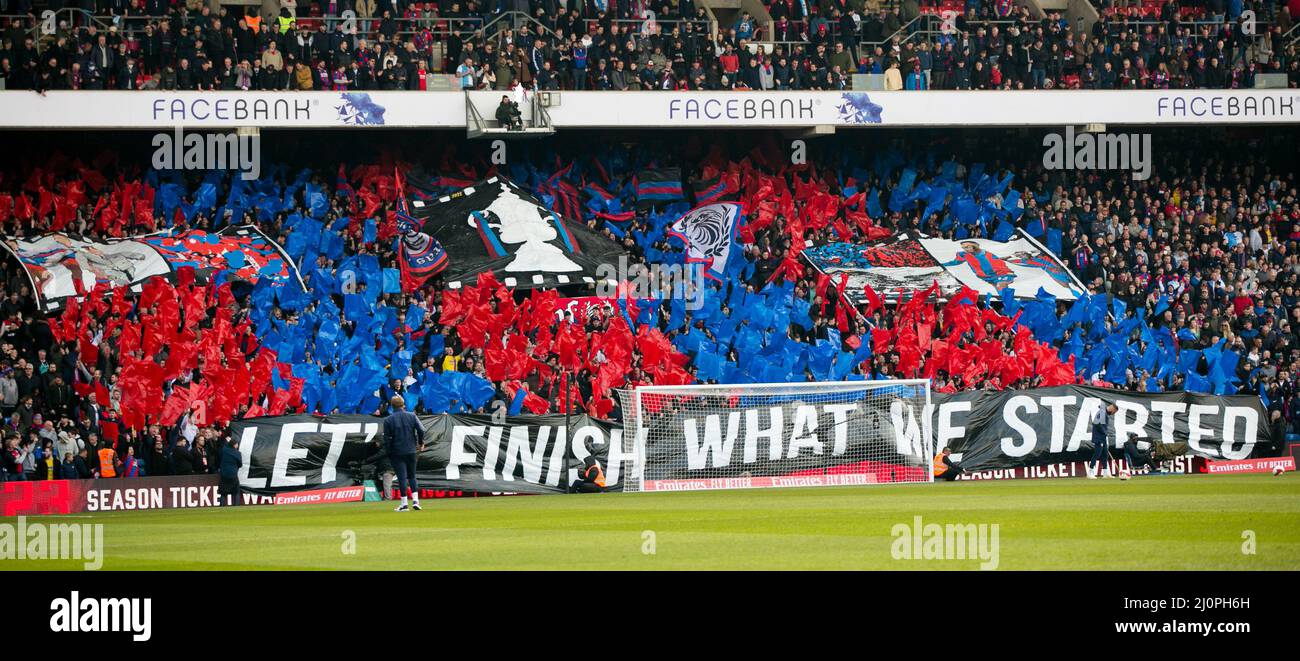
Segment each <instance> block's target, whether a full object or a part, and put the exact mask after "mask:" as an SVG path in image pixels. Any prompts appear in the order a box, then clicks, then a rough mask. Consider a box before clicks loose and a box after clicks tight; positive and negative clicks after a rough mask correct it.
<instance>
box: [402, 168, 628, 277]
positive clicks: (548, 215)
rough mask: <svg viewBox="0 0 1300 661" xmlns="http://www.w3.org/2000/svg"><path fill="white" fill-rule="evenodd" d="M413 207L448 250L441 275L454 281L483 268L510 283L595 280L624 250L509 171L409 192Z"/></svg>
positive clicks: (426, 228)
mask: <svg viewBox="0 0 1300 661" xmlns="http://www.w3.org/2000/svg"><path fill="white" fill-rule="evenodd" d="M411 214H412V215H413V216H415V217H416V218H418V219H420V221H421V222H422V227H421V231H422V232H423V233H424V234H426V235H428V236H429V237H430V238H432V239H434V240H436V241H438V242H439V243H440V244H441V245H442V247H443V249H444V250H446V252H447V256H448V257H449V258H450V264H449V265H448V266H447V269H446V271H444V272H443V274H442V277H443V279H444V280H445V281H446V283H447V287H448V288H450V289H457V288H459V287H461V286H462V285H473V284H474V282H475V279H476V278H477V277H478V276H479V275H480V274H482V273H491V274H492V275H493V276H495V277H496V279H497V280H498V281H500V282H501V283H502V284H504V285H505V286H506V287H509V288H511V289H530V288H533V287H562V286H567V285H577V284H587V285H594V284H595V283H596V278H597V276H598V271H600V270H601V268H600V267H601V265H602V264H608V263H610V262H611V260H615V258H616V257H617V256H618V255H621V254H623V248H622V247H621V246H620V245H618V244H617V243H615V242H613V241H611V240H609V239H607V238H605V237H604V236H601V235H600V234H598V233H596V232H593V231H591V230H589V229H587V226H586V225H583V224H582V223H580V222H572V223H571V222H566V221H565V220H564V219H563V218H561V217H560V216H559V215H558V214H556V213H554V212H552V211H551V210H549V209H547V208H546V207H545V206H543V205H542V203H541V202H539V201H538V200H537V199H536V198H534V197H533V196H532V195H530V194H528V192H527V191H525V190H523V189H522V188H520V187H519V186H517V185H515V184H514V183H513V182H511V181H509V180H508V179H505V178H504V177H492V178H490V179H486V180H484V181H480V182H478V183H476V184H474V185H473V186H467V187H465V188H462V189H461V190H458V191H456V192H454V193H451V194H449V195H444V196H442V197H440V198H437V199H430V200H418V199H417V200H412V201H411ZM615 261H616V260H615Z"/></svg>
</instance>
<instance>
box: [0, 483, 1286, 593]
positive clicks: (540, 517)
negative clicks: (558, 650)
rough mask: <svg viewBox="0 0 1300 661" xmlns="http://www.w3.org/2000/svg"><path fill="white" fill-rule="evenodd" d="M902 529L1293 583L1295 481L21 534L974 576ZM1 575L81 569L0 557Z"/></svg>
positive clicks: (787, 495) (346, 553)
mask: <svg viewBox="0 0 1300 661" xmlns="http://www.w3.org/2000/svg"><path fill="white" fill-rule="evenodd" d="M917 516H920V517H921V518H922V522H923V524H930V523H937V524H941V525H942V524H962V525H964V524H986V525H990V526H991V525H992V524H997V526H998V531H999V532H998V537H999V560H998V568H999V569H1004V570H1006V569H1291V570H1295V569H1300V477H1298V476H1297V475H1296V474H1294V473H1289V474H1287V475H1285V476H1283V477H1273V476H1271V475H1239V476H1209V475H1196V476H1177V477H1172V476H1171V477H1140V478H1134V479H1132V480H1129V481H1127V482H1123V481H1120V480H1116V479H1111V480H1095V481H1094V480H1083V479H1058V480H1017V481H1007V482H962V483H951V484H948V483H941V484H933V485H928V484H919V485H906V486H879V487H841V488H812V489H769V490H746V491H710V492H694V493H646V494H599V495H581V496H578V495H574V496H517V497H498V498H465V499H447V500H426V501H424V511H422V512H409V513H401V514H399V513H395V512H393V511H392V504H390V503H389V502H382V503H346V504H337V505H321V506H286V507H279V508H273V507H269V506H261V507H253V506H250V507H241V508H231V509H204V510H163V511H155V512H118V513H107V514H100V515H94V516H86V517H77V518H64V517H41V518H32V519H29V522H36V521H40V522H51V521H54V520H55V519H58V520H60V521H61V522H76V523H102V524H104V540H105V551H104V569H108V570H113V569H350V570H356V569H586V570H590V569H891V570H900V569H975V568H977V567H978V566H979V564H980V562H979V560H905V559H904V560H896V559H894V554H893V553H891V548H893V546H894V542H895V537H893V536H891V529H893V528H894V526H895V525H896V524H905V525H908V526H912V525H913V524H914V523H915V517H917ZM4 522H5V523H13V519H6V520H4ZM1247 531H1253V534H1252V533H1250V532H1247ZM1252 546H1253V549H1252V548H1251V547H1252ZM1243 549H1245V550H1247V551H1249V550H1253V553H1246V552H1243ZM0 568H3V569H32V570H37V569H53V568H68V569H79V568H81V563H80V561H16V560H12V561H11V560H6V561H0Z"/></svg>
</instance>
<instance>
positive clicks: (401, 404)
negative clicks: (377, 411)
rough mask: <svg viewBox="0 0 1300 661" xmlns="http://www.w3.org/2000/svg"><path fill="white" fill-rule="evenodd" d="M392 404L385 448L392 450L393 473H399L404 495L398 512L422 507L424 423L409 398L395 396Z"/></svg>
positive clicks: (385, 425)
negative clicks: (419, 471)
mask: <svg viewBox="0 0 1300 661" xmlns="http://www.w3.org/2000/svg"><path fill="white" fill-rule="evenodd" d="M388 403H389V408H388V410H389V411H390V413H389V414H388V417H387V418H384V448H385V449H387V450H388V460H389V461H391V462H392V464H393V472H395V473H397V491H398V493H400V494H402V504H401V505H399V506H398V507H397V509H396V510H395V511H398V512H405V511H407V510H409V509H415V510H418V509H420V491H419V489H420V487H419V485H418V484H416V481H415V456H416V454H417V453H418V452H419V451H420V450H423V449H424V426H423V425H421V424H420V419H419V418H417V417H416V416H415V414H414V413H411V412H410V411H407V410H406V400H404V399H402V396H401V395H393V398H392V399H391V400H389V402H388ZM408 498H409V499H410V504H409V506H408V503H407V500H408Z"/></svg>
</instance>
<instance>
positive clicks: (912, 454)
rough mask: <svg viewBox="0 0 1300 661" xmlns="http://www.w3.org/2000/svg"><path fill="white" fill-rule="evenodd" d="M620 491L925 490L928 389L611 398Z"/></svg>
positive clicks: (897, 385)
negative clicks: (619, 424)
mask: <svg viewBox="0 0 1300 661" xmlns="http://www.w3.org/2000/svg"><path fill="white" fill-rule="evenodd" d="M619 397H620V399H621V401H620V404H621V406H622V410H623V426H624V434H623V445H624V446H623V447H622V448H621V450H622V451H623V453H624V455H625V456H627V457H630V458H631V461H632V466H631V467H630V469H629V472H628V473H627V475H626V479H625V480H624V489H625V490H626V491H689V490H696V489H744V488H753V487H780V486H829V485H858V484H880V483H899V482H929V481H932V480H933V479H934V478H933V474H932V472H931V470H930V459H931V457H932V456H933V454H934V448H933V442H932V440H931V436H930V418H929V412H930V382H929V381H928V380H897V381H839V382H824V383H776V384H735V385H698V386H644V387H640V388H635V389H630V390H621V391H619Z"/></svg>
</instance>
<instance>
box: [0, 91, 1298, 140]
mask: <svg viewBox="0 0 1300 661" xmlns="http://www.w3.org/2000/svg"><path fill="white" fill-rule="evenodd" d="M501 96H502V94H501V92H500V91H470V92H458V91H436V92H416V91H368V92H325V91H321V92H256V91H249V92H243V91H224V92H163V91H157V90H142V91H51V92H47V93H46V94H45V95H44V96H42V95H39V94H33V93H31V92H29V91H0V110H2V111H0V129H6V128H17V129H23V128H73V129H91V130H93V129H120V128H138V129H154V130H171V129H173V128H175V127H178V126H179V127H182V128H186V129H228V128H237V127H244V126H249V127H252V126H256V127H263V128H311V129H320V128H335V129H338V128H354V127H360V128H448V129H451V128H459V129H464V128H465V126H466V114H467V113H466V103H467V100H468V103H469V104H471V105H473V106H474V108H475V109H476V110H477V111H478V113H479V114H480V115H482V116H484V117H491V116H492V115H493V114H494V113H495V111H496V108H497V106H498V104H500V102H501ZM532 98H533V97H532V93H531V92H530V93H528V95H527V97H526V101H527V102H525V103H521V104H520V105H521V106H522V108H521V109H522V110H523V111H524V119H525V120H530V119H531V116H532V108H531V106H532V104H531V100H532ZM542 100H543V101H544V103H545V104H546V111H547V115H548V116H549V117H550V120H551V123H552V125H553V126H554V127H555V128H557V129H560V130H564V129H579V128H798V127H813V126H834V127H841V128H846V129H847V128H874V127H878V126H883V127H979V126H1050V127H1053V128H1055V129H1059V128H1060V127H1062V126H1066V125H1070V124H1074V125H1083V124H1093V123H1101V124H1107V125H1118V126H1148V125H1150V126H1155V125H1196V126H1216V125H1231V124H1296V123H1300V92H1297V91H1296V90H1290V89H1248V90H1023V91H969V90H967V91H954V90H926V91H889V92H886V91H872V90H868V91H860V90H859V91H849V90H845V91H825V92H816V91H770V92H754V91H715V92H679V91H660V90H646V91H635V92H632V91H629V92H608V91H605V92H600V91H560V92H546V93H544V96H543V97H542ZM1112 130H1113V129H1112Z"/></svg>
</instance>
